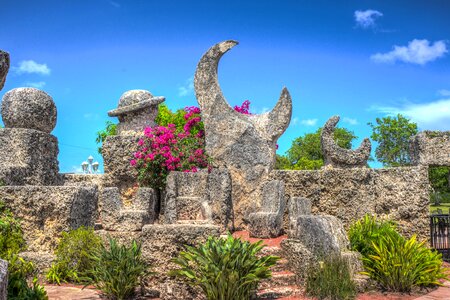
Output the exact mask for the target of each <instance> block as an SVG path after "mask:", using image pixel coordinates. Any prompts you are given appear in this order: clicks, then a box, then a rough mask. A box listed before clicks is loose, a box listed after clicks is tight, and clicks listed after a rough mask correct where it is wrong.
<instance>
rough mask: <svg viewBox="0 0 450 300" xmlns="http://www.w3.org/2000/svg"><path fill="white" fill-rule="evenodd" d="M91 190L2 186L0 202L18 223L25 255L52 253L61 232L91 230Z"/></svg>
mask: <svg viewBox="0 0 450 300" xmlns="http://www.w3.org/2000/svg"><path fill="white" fill-rule="evenodd" d="M97 194H98V192H97V189H96V188H93V187H76V186H3V187H0V199H2V201H3V202H4V203H5V204H6V207H7V208H9V209H10V210H11V211H12V213H13V214H14V215H15V216H16V217H17V218H19V219H20V222H21V226H22V229H23V231H24V237H25V240H26V242H27V245H28V251H34V252H52V251H53V250H54V249H55V248H56V246H57V242H58V239H59V237H60V234H61V232H62V231H68V230H71V229H75V228H78V227H80V226H94V221H95V220H94V217H93V216H94V215H95V212H96V208H97V197H98V195H97Z"/></svg>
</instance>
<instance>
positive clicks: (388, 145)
mask: <svg viewBox="0 0 450 300" xmlns="http://www.w3.org/2000/svg"><path fill="white" fill-rule="evenodd" d="M368 125H369V126H370V127H372V135H371V138H372V139H373V140H374V141H376V142H378V146H377V148H376V150H375V156H376V157H377V159H378V161H380V162H381V163H382V164H383V165H384V166H387V167H398V166H407V165H409V164H410V163H411V158H410V155H409V139H410V138H411V137H412V136H413V135H415V134H417V124H416V123H414V122H411V121H410V120H409V119H408V118H405V117H404V116H402V115H401V114H398V115H397V116H395V117H391V116H388V117H384V118H381V119H380V118H377V119H376V124H375V125H374V124H372V123H368Z"/></svg>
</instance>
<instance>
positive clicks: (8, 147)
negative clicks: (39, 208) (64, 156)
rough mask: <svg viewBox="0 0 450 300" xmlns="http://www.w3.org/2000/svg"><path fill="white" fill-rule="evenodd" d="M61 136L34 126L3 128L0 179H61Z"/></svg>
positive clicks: (12, 181)
mask: <svg viewBox="0 0 450 300" xmlns="http://www.w3.org/2000/svg"><path fill="white" fill-rule="evenodd" d="M58 152H59V150H58V140H57V138H56V137H54V136H53V135H50V134H48V133H44V132H42V131H37V130H33V129H21V128H0V157H1V158H2V160H1V162H0V180H3V181H4V183H5V184H6V185H56V184H58V183H59V181H60V180H59V176H58V172H59V166H58Z"/></svg>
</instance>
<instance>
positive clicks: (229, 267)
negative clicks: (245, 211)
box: [169, 234, 279, 300]
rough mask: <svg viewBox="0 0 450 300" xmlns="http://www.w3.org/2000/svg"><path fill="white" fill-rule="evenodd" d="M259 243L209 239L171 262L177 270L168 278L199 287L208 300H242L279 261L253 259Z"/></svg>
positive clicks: (231, 238) (231, 237) (260, 246)
mask: <svg viewBox="0 0 450 300" xmlns="http://www.w3.org/2000/svg"><path fill="white" fill-rule="evenodd" d="M263 247H264V246H263V244H262V242H261V241H259V242H257V243H254V244H251V243H249V242H246V241H242V240H240V239H236V238H233V236H231V235H230V234H229V235H228V237H227V238H226V239H223V238H215V237H209V238H208V240H207V241H206V243H204V244H203V245H199V246H198V247H191V246H187V247H186V248H187V249H186V251H182V252H180V254H179V256H178V257H177V258H174V259H173V260H172V261H173V262H174V263H175V264H177V265H178V266H179V267H180V268H179V269H175V270H172V271H170V272H169V275H171V276H176V277H178V278H181V279H183V280H184V281H186V282H187V283H188V284H189V285H192V286H198V287H200V288H201V289H202V290H203V292H204V294H205V296H206V298H207V299H208V300H213V299H214V300H246V299H250V297H251V296H252V295H253V294H254V293H255V291H256V288H257V285H258V282H259V281H260V280H262V279H265V278H270V277H271V276H272V272H271V271H270V267H271V266H273V265H275V264H276V262H277V261H278V259H279V257H276V256H264V257H260V258H258V257H257V254H258V253H259V252H260V251H261V249H262V248H263Z"/></svg>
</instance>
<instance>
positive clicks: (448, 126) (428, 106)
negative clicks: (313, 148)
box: [370, 98, 450, 130]
mask: <svg viewBox="0 0 450 300" xmlns="http://www.w3.org/2000/svg"><path fill="white" fill-rule="evenodd" d="M370 110H373V111H377V112H380V113H384V114H387V115H396V114H402V115H404V116H406V117H409V118H410V119H411V120H412V121H413V122H416V123H417V125H419V127H420V128H421V129H422V130H450V98H448V99H440V100H436V101H431V102H428V103H405V104H402V105H400V106H397V107H395V106H377V105H374V106H372V107H371V108H370Z"/></svg>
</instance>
